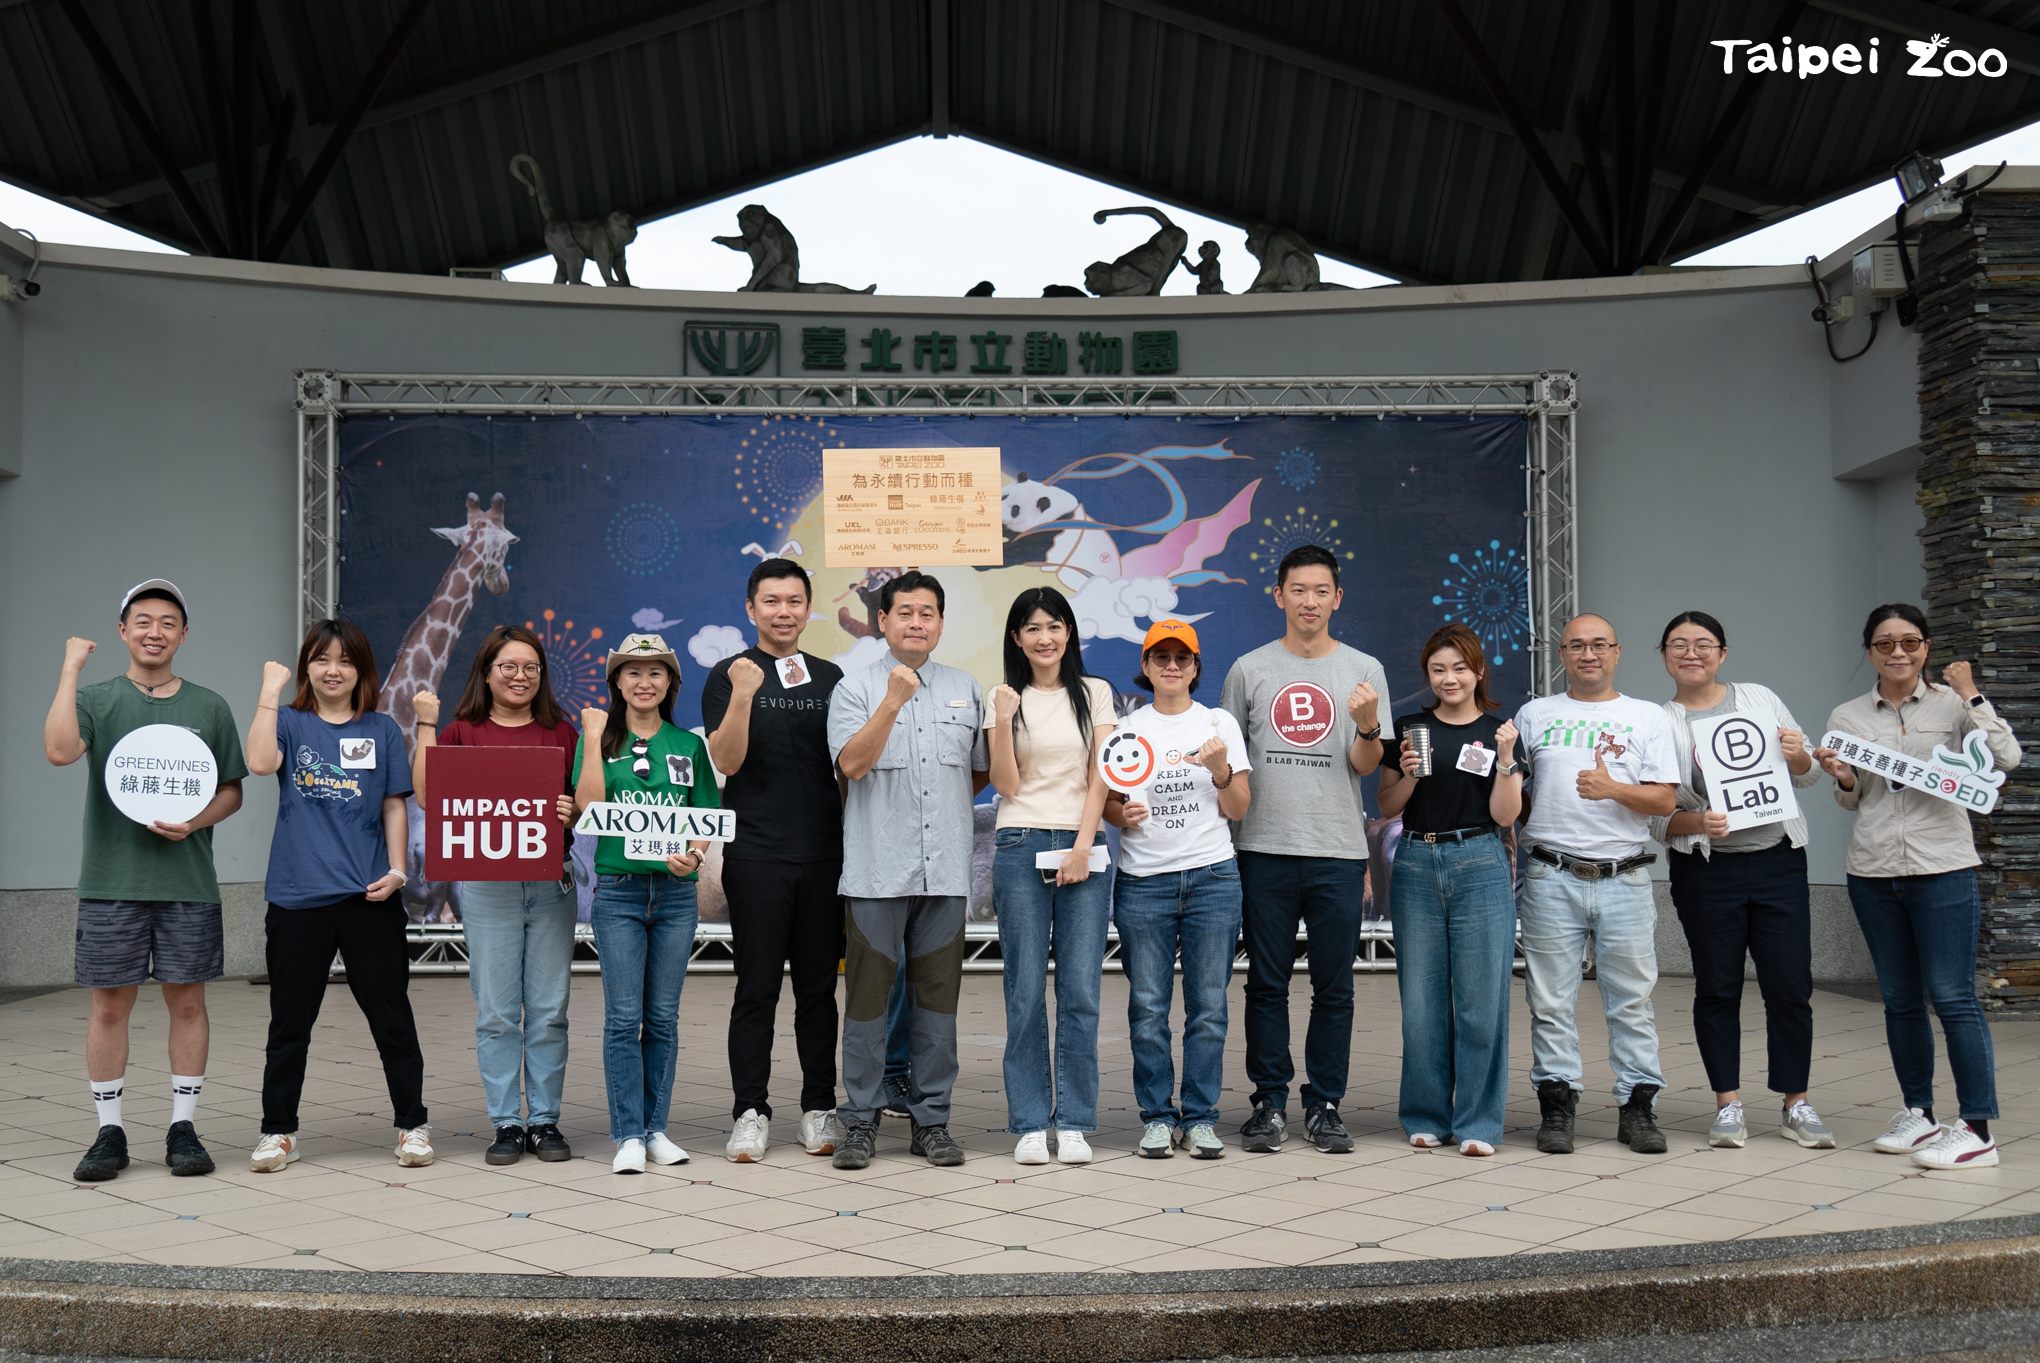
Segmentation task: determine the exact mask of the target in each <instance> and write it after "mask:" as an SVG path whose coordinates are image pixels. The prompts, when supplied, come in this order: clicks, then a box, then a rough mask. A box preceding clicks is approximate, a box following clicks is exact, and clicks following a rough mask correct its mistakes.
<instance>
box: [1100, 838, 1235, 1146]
mask: <svg viewBox="0 0 2040 1363" xmlns="http://www.w3.org/2000/svg"><path fill="white" fill-rule="evenodd" d="M1112 921H1113V922H1115V923H1117V924H1118V925H1119V959H1120V961H1121V963H1122V964H1124V966H1125V967H1126V982H1127V986H1128V995H1127V1004H1126V1020H1127V1025H1128V1029H1129V1030H1130V1031H1131V1032H1132V1033H1133V1097H1134V1101H1135V1102H1137V1103H1139V1104H1140V1119H1141V1121H1143V1122H1167V1123H1168V1124H1169V1125H1171V1126H1182V1127H1191V1126H1195V1125H1197V1124H1198V1123H1200V1122H1216V1121H1217V1120H1218V1098H1219V1090H1220V1089H1221V1088H1222V1087H1223V1085H1224V1082H1225V1028H1226V1000H1225V991H1226V983H1227V981H1229V980H1230V979H1231V978H1232V967H1233V953H1234V952H1235V951H1237V950H1238V948H1239V940H1240V871H1239V866H1238V864H1237V863H1235V862H1234V861H1233V860H1232V859H1231V858H1227V859H1226V860H1224V861H1218V862H1213V863H1212V864H1211V865H1209V866H1200V867H1198V868H1197V869H1196V870H1193V871H1164V872H1162V873H1161V874H1159V875H1151V876H1130V875H1127V874H1126V873H1125V872H1123V871H1122V872H1120V873H1119V876H1118V878H1117V879H1115V880H1114V881H1113V886H1112ZM1178 950H1180V951H1181V952H1182V957H1183V1097H1182V1102H1181V1103H1180V1104H1178V1103H1177V1101H1176V1066H1175V1060H1174V1056H1173V1054H1172V1052H1171V1050H1170V1046H1169V1004H1170V1000H1171V996H1172V995H1173V994H1174V993H1175V988H1176V954H1177V952H1178Z"/></svg>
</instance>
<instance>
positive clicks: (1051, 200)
mask: <svg viewBox="0 0 2040 1363" xmlns="http://www.w3.org/2000/svg"><path fill="white" fill-rule="evenodd" d="M2001 160H2009V161H2010V162H2012V163H2013V164H2014V165H2021V164H2027V165H2031V164H2040V124H2034V125H2033V126H2030V127H2027V128H2025V129H2022V130H2021V131H2019V132H2016V133H2013V134H2010V135H2009V136H2006V137H2001V138H1998V139H1996V140H1994V141H1991V142H1987V143H1984V144H1982V145H1981V146H1978V147H1974V148H1971V149H1969V150H1967V151H1965V152H1962V153H1960V154H1958V155H1955V156H1951V157H1949V158H1948V169H1949V171H1950V172H1951V173H1953V172H1954V171H1957V170H1960V169H1962V168H1963V167H1965V166H1969V165H1974V164H1986V165H1993V166H1994V165H1996V164H1997V163H1998V162H1999V161H2001ZM754 201H755V202H760V203H763V204H765V205H766V206H767V207H769V208H770V209H771V210H772V211H773V212H774V213H776V214H778V215H779V217H780V219H781V221H783V222H784V223H785V224H786V225H787V227H788V229H789V230H791V231H792V233H793V235H794V237H795V239H796V240H797V241H798V242H799V244H800V258H801V277H802V278H803V279H806V280H827V281H831V282H833V283H837V284H845V285H848V286H850V287H852V288H862V287H864V286H865V285H866V284H872V283H875V284H877V285H878V288H879V292H880V293H888V294H923V295H934V296H950V297H953V296H956V295H959V294H962V293H963V292H965V291H966V290H967V289H969V288H970V287H971V286H972V285H974V284H976V283H977V282H978V281H979V280H984V279H989V280H991V281H992V282H993V283H994V284H995V285H996V286H997V288H998V291H999V293H1000V294H1003V295H1010V296H1021V297H1037V296H1039V295H1040V293H1041V289H1042V286H1043V285H1046V284H1072V285H1082V283H1083V275H1084V266H1085V265H1087V264H1089V263H1090V262H1091V261H1093V260H1100V259H1104V260H1109V259H1111V258H1113V257H1114V256H1117V255H1120V254H1121V253H1123V252H1125V251H1127V250H1128V249H1130V248H1132V247H1133V246H1135V245H1138V244H1139V243H1140V242H1142V241H1144V240H1146V238H1147V235H1148V233H1149V232H1150V231H1152V230H1153V228H1152V225H1151V224H1149V223H1148V222H1147V221H1146V220H1145V219H1140V218H1114V219H1110V220H1108V221H1107V222H1106V223H1104V224H1103V225H1102V226H1100V225H1093V223H1092V222H1091V214H1092V213H1093V212H1094V211H1095V210H1097V209H1101V208H1122V207H1126V206H1129V205H1132V204H1137V203H1141V202H1143V200H1141V199H1140V198H1139V197H1138V196H1136V195H1133V194H1130V193H1128V192H1127V191H1125V190H1122V189H1116V188H1113V187H1112V186H1110V185H1105V184H1101V183H1099V182H1097V181H1095V180H1090V179H1087V178H1085V177H1083V176H1080V175H1073V174H1071V173H1069V172H1068V171H1063V170H1058V169H1056V168H1054V167H1052V166H1049V165H1046V164H1044V163H1042V162H1039V161H1032V160H1029V159H1027V158H1025V157H1022V156H1016V155H1013V154H1012V153H1010V152H1006V151H1001V150H999V149H998V148H995V147H990V146H986V145H984V144H983V143H979V142H972V141H970V140H968V139H966V138H962V137H950V138H943V139H940V140H938V139H936V138H932V137H918V138H914V139H913V140H911V141H907V142H901V143H897V144H895V145H894V146H891V147H886V148H882V149H880V150H878V151H873V152H867V153H865V154H864V155H863V156H859V157H856V158H854V159H851V160H848V161H840V162H837V163H836V164H835V165H831V166H824V167H822V168H821V169H819V170H811V171H808V172H806V173H805V174H802V175H796V176H793V177H792V178H790V179H787V180H782V181H780V182H779V183H778V184H775V185H772V186H770V187H768V188H764V189H758V190H752V191H750V192H749V193H745V194H740V195H736V196H733V197H731V198H729V199H724V200H722V201H720V202H717V203H712V204H705V205H703V206H702V207H700V208H694V209H690V210H688V211H687V212H685V213H676V214H674V215H673V216H672V217H669V218H664V219H661V220H660V221H658V222H653V223H646V224H644V225H642V226H641V227H640V228H639V229H638V238H637V241H636V242H634V243H633V244H632V245H631V248H630V273H631V279H632V281H633V282H635V283H636V284H637V285H638V286H640V287H642V288H673V289H681V288H685V289H710V290H724V289H734V288H736V287H737V286H738V285H739V284H742V283H743V282H744V281H745V279H747V278H748V277H749V275H750V269H749V262H748V261H747V260H746V259H745V257H744V256H743V255H741V254H740V253H738V252H735V251H731V250H728V249H726V248H724V247H721V246H717V245H715V244H714V243H713V242H712V241H711V240H710V238H711V237H715V236H719V235H724V234H730V233H734V232H735V231H736V230H737V224H736V216H737V209H738V208H739V207H741V206H742V205H744V204H746V203H751V202H754ZM1158 206H1159V207H1161V208H1162V209H1163V210H1164V211H1165V212H1167V213H1168V214H1169V216H1170V217H1171V218H1172V219H1173V220H1174V221H1175V223H1176V225H1177V226H1179V227H1181V228H1183V229H1184V230H1185V231H1186V232H1188V233H1189V234H1190V244H1191V245H1190V255H1191V257H1192V258H1193V259H1194V258H1195V257H1196V252H1197V245H1198V243H1200V242H1202V241H1204V240H1206V239H1210V240H1214V241H1216V242H1218V244H1219V249H1220V256H1219V260H1220V263H1221V265H1222V266H1223V267H1224V271H1225V280H1226V286H1227V287H1228V288H1229V289H1231V290H1232V291H1233V292H1239V291H1240V290H1242V289H1244V288H1245V287H1246V286H1247V284H1248V283H1250V282H1251V281H1252V279H1253V275H1254V259H1253V257H1252V256H1249V255H1248V254H1247V253H1246V244H1245V233H1244V231H1243V230H1242V229H1240V228H1237V227H1231V226H1227V225H1226V224H1223V223H1220V222H1216V221H1214V220H1213V219H1210V218H1206V217H1202V216H1200V215H1198V214H1195V213H1191V212H1189V211H1187V210H1182V209H1178V208H1175V207H1172V206H1170V205H1167V204H1161V205H1158ZM1897 207H1898V195H1897V191H1896V190H1895V189H1893V188H1892V186H1891V184H1890V183H1889V182H1888V181H1887V182H1886V183H1884V184H1882V185H1879V186H1877V187H1874V188H1871V189H1866V190H1864V191H1862V192H1861V193H1858V194H1852V195H1850V196H1849V197H1848V198H1845V199H1840V200H1837V201H1836V202H1834V203H1832V204H1829V205H1827V206H1826V207H1823V208H1816V209H1813V210H1812V211H1810V212H1807V213H1802V214H1800V215H1799V216H1798V217H1795V218H1791V219H1788V220H1787V221H1785V222H1782V223H1778V224H1776V225H1774V226H1772V227H1768V228H1766V229H1764V230H1763V231H1761V232H1756V233H1753V234H1751V235H1750V236H1747V237H1744V238H1742V239H1741V240H1740V241H1735V242H1731V243H1730V244H1728V245H1726V246H1722V247H1719V248H1717V249H1715V250H1713V251H1709V252H1707V253H1706V254H1704V255H1700V256H1695V257H1692V258H1691V259H1689V260H1686V261H1682V262H1678V263H1681V264H1689V265H1693V264H1699V265H1775V264H1783V263H1790V262H1797V261H1800V260H1803V259H1805V258H1806V257H1807V256H1809V255H1825V254H1826V253H1828V252H1829V251H1832V250H1834V249H1835V248H1836V247H1838V246H1841V245H1843V244H1844V243H1846V242H1848V241H1849V240H1850V239H1851V238H1853V237H1855V236H1856V235H1857V234H1858V233H1860V232H1862V231H1864V230H1866V229H1867V228H1869V227H1871V226H1873V225H1874V224H1876V223H1877V222H1879V221H1881V220H1886V219H1889V218H1890V217H1891V215H1892V213H1893V211H1894V210H1896V208H1897ZM0 222H4V223H6V224H8V225H9V226H11V227H15V228H25V229H27V230H28V231H30V232H33V233H34V234H35V235H36V236H38V237H40V238H41V239H43V240H44V241H65V242H75V243H79V244H81V245H89V246H118V247H128V248H132V249H136V250H148V251H165V250H168V249H170V248H168V247H165V246H163V245H161V244H159V243H157V242H153V241H150V240H148V239H147V238H145V237H140V236H137V235H135V234H134V233H131V232H127V231H124V230H122V229H120V228H117V227H112V226H109V225H107V224H105V223H102V222H100V221H98V220H97V219H94V218H92V217H90V216H88V215H86V214H83V213H78V212H74V211H73V210H71V209H68V208H64V207H62V206H61V205H58V204H54V203H51V202H49V201H48V200H46V199H41V198H38V197H36V196H35V195H32V194H29V193H27V192H26V191H23V190H19V189H16V188H14V187H13V186H11V185H6V184H0ZM537 229H538V218H537V209H536V207H535V206H534V207H533V209H532V231H533V235H534V236H535V235H536V233H537ZM1322 272H1323V277H1324V278H1325V279H1326V280H1328V281H1332V282H1335V283H1341V284H1352V285H1355V286H1361V287H1364V286H1366V285H1369V284H1378V283H1382V282H1385V281H1384V280H1383V279H1382V278H1381V276H1379V275H1374V274H1370V273H1369V272H1367V271H1365V270H1362V269H1359V268H1357V267H1354V266H1351V265H1345V264H1342V263H1340V262H1337V261H1334V260H1330V259H1324V260H1323V261H1322ZM507 273H508V275H509V277H510V278H511V279H517V280H528V281H532V282H536V283H545V282H547V281H549V280H551V278H552V275H553V266H552V261H551V259H550V258H549V257H548V258H542V259H538V260H533V261H530V262H527V263H525V264H523V265H518V266H515V267H513V268H511V269H510V270H509V271H508V272H507ZM588 276H589V278H590V279H591V280H593V279H594V268H593V266H590V267H589V271H588ZM1195 291H1196V281H1195V280H1194V279H1193V278H1191V277H1190V276H1189V275H1188V274H1186V273H1185V272H1184V271H1182V270H1180V269H1179V270H1177V271H1176V274H1175V276H1174V277H1173V278H1172V279H1171V280H1170V281H1169V284H1168V287H1167V288H1166V289H1165V290H1164V292H1165V293H1194V292H1195Z"/></svg>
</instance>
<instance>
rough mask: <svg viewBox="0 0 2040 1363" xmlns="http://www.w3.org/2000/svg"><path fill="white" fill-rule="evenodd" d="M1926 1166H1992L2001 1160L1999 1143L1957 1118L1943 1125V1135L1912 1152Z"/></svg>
mask: <svg viewBox="0 0 2040 1363" xmlns="http://www.w3.org/2000/svg"><path fill="white" fill-rule="evenodd" d="M1912 1162H1913V1163H1914V1164H1917V1165H1919V1166H1920V1168H1922V1169H1988V1168H1990V1167H1991V1166H1992V1165H1994V1164H1996V1163H1997V1162H1998V1148H1997V1142H1996V1141H1992V1140H1985V1139H1984V1138H1983V1137H1981V1136H1979V1135H1977V1134H1976V1133H1975V1132H1974V1131H1972V1130H1970V1129H1969V1123H1968V1122H1965V1121H1963V1120H1962V1119H1961V1118H1960V1117H1957V1118H1956V1119H1955V1120H1954V1121H1952V1122H1950V1123H1948V1125H1946V1126H1944V1127H1942V1128H1941V1135H1940V1138H1939V1139H1937V1140H1936V1141H1935V1142H1934V1143H1933V1144H1932V1145H1923V1146H1921V1147H1920V1148H1919V1149H1917V1150H1915V1151H1913V1152H1912Z"/></svg>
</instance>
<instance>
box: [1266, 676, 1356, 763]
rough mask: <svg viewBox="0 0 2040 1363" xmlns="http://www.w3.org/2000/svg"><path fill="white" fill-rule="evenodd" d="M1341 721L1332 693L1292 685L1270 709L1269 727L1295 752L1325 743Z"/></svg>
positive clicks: (1302, 684)
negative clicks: (1333, 702)
mask: <svg viewBox="0 0 2040 1363" xmlns="http://www.w3.org/2000/svg"><path fill="white" fill-rule="evenodd" d="M1338 719H1339V714H1338V711H1337V710H1335V709H1333V708H1332V697H1331V693H1330V692H1328V691H1326V690H1325V688H1324V687H1322V686H1319V685H1317V684H1316V683H1315V682H1291V683H1289V685H1287V686H1285V687H1283V688H1282V689H1281V690H1280V691H1277V692H1276V693H1275V701H1274V703H1273V704H1271V705H1270V706H1269V707H1268V727H1270V728H1271V729H1273V730H1274V731H1275V733H1276V736H1277V737H1279V738H1280V739H1281V740H1282V741H1283V742H1284V743H1287V744H1288V745H1289V746H1290V747H1292V748H1314V747H1316V746H1317V745H1318V744H1320V743H1322V742H1324V741H1325V740H1326V739H1327V738H1330V737H1331V736H1332V728H1333V726H1334V725H1336V724H1337V723H1338Z"/></svg>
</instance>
